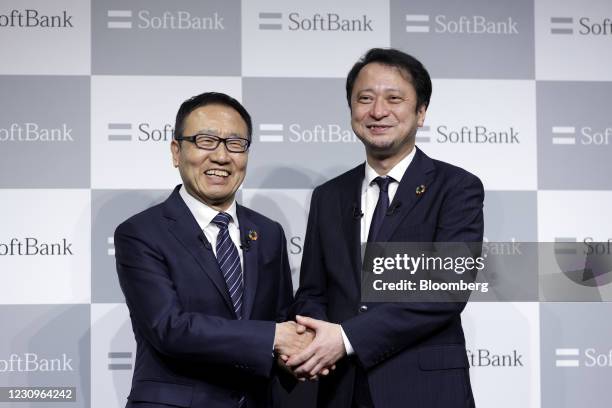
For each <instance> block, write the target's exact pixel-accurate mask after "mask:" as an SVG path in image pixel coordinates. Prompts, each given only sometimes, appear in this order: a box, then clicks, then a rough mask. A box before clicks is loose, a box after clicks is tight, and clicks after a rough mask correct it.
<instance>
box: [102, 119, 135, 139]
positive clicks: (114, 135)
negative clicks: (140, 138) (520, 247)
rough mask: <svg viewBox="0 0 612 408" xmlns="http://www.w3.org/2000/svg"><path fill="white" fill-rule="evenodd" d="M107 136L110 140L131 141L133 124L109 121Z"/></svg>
mask: <svg viewBox="0 0 612 408" xmlns="http://www.w3.org/2000/svg"><path fill="white" fill-rule="evenodd" d="M107 136H108V141H109V142H129V141H131V140H132V124H131V123H109V124H108V134H107Z"/></svg>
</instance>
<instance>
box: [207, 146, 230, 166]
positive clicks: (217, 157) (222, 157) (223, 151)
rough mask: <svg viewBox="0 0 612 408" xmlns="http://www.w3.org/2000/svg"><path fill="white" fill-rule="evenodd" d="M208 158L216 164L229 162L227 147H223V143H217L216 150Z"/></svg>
mask: <svg viewBox="0 0 612 408" xmlns="http://www.w3.org/2000/svg"><path fill="white" fill-rule="evenodd" d="M210 158H211V160H213V161H215V162H218V163H227V162H229V159H230V156H229V152H228V151H227V147H225V143H223V142H221V143H219V146H217V148H216V149H215V150H213V151H212V152H211V154H210Z"/></svg>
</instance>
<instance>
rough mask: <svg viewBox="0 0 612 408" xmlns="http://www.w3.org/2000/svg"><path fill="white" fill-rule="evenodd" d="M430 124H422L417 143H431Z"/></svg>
mask: <svg viewBox="0 0 612 408" xmlns="http://www.w3.org/2000/svg"><path fill="white" fill-rule="evenodd" d="M430 129H431V128H430V127H429V126H421V127H420V128H419V130H418V131H417V135H416V142H417V143H431V134H430V133H429V132H430Z"/></svg>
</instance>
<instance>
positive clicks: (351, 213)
mask: <svg viewBox="0 0 612 408" xmlns="http://www.w3.org/2000/svg"><path fill="white" fill-rule="evenodd" d="M347 177H348V181H347V182H346V183H343V184H342V188H343V190H342V191H341V196H340V209H339V210H340V218H341V219H342V228H343V230H344V236H345V237H347V240H346V244H347V247H348V253H349V258H350V260H351V267H352V269H353V271H355V273H354V274H353V275H354V278H355V283H356V284H357V285H360V284H361V218H362V217H363V213H362V212H361V185H362V183H363V178H364V177H365V164H362V165H360V166H358V167H355V168H354V169H353V170H351V171H350V173H349V174H348V175H347Z"/></svg>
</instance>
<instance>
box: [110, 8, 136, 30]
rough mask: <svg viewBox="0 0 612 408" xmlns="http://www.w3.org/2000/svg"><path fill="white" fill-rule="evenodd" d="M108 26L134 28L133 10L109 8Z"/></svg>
mask: <svg viewBox="0 0 612 408" xmlns="http://www.w3.org/2000/svg"><path fill="white" fill-rule="evenodd" d="M106 16H107V17H108V21H107V23H106V26H107V27H108V28H132V21H131V19H132V10H108V12H107V13H106Z"/></svg>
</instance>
